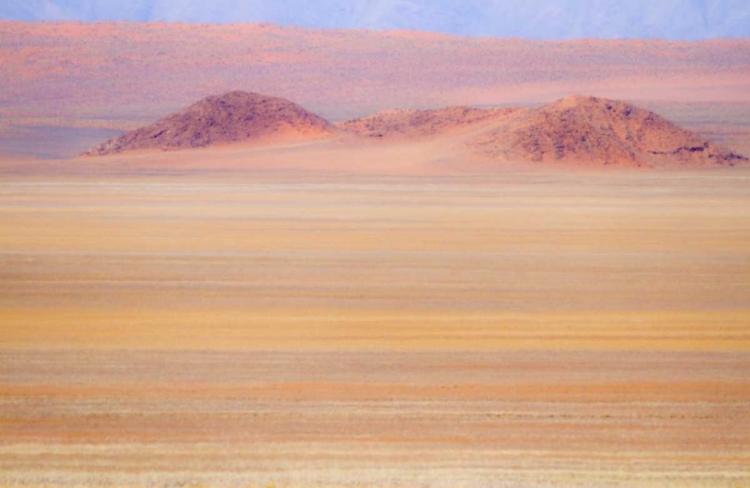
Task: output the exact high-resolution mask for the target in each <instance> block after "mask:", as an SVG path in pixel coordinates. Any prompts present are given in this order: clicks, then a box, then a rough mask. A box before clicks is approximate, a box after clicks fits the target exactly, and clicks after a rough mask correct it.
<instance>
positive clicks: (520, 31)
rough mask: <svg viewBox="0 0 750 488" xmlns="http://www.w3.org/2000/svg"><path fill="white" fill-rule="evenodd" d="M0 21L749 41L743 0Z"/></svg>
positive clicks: (252, 8)
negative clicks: (258, 25) (242, 24)
mask: <svg viewBox="0 0 750 488" xmlns="http://www.w3.org/2000/svg"><path fill="white" fill-rule="evenodd" d="M0 18H3V19H11V20H82V21H99V20H129V21H139V22H144V21H181V22H200V23H206V22H216V23H228V22H275V23H280V24H290V25H300V26H309V27H324V28H368V29H408V30H422V31H432V32H443V33H449V34H459V35H474V36H499V37H513V36H516V37H528V38H534V39H570V38H581V37H601V38H642V37H660V38H667V39H704V38H711V37H748V36H750V3H748V2H746V1H744V0H742V1H738V0H664V1H659V2H653V1H649V0H631V1H629V2H620V1H617V0H565V1H563V2H549V1H547V0H506V1H500V0H464V1H462V2H460V3H458V4H457V3H456V2H452V1H449V0H439V1H431V0H383V1H378V2H371V1H365V0H348V1H345V0H320V1H319V2H316V3H315V6H314V8H310V7H309V6H308V4H305V3H303V2H301V1H300V0H278V1H276V2H269V1H268V0H250V1H247V2H235V1H232V0H216V1H214V2H198V1H197V0H188V1H182V0H130V1H125V0H5V1H4V2H2V5H0Z"/></svg>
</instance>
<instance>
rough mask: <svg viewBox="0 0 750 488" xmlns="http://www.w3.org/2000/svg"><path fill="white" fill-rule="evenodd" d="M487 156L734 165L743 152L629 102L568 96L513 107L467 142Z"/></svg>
mask: <svg viewBox="0 0 750 488" xmlns="http://www.w3.org/2000/svg"><path fill="white" fill-rule="evenodd" d="M469 146H470V147H471V148H472V150H474V151H475V152H477V153H479V154H480V155H482V156H483V157H484V158H485V159H489V160H508V161H513V160H522V161H532V162H540V163H559V164H572V165H585V166H602V165H604V166H606V165H615V166H629V167H659V168H668V167H703V166H714V165H715V166H734V165H736V164H738V163H744V162H747V158H745V157H744V156H741V155H739V154H736V153H733V152H731V151H729V150H727V149H725V148H722V147H719V146H716V145H714V144H712V143H711V142H709V141H708V140H706V139H705V138H703V137H701V136H700V135H698V134H695V133H693V132H690V131H687V130H685V129H683V128H681V127H678V126H677V125H675V124H673V123H672V122H670V121H668V120H666V119H664V118H663V117H661V116H659V115H657V114H655V113H653V112H650V111H648V110H644V109H641V108H638V107H635V106H633V105H630V104H627V103H624V102H620V101H616V100H607V99H601V98H595V97H584V96H571V97H567V98H564V99H562V100H558V101H557V102H554V103H551V104H549V105H545V106H542V107H539V108H537V109H534V110H527V111H521V112H517V113H516V114H514V115H513V116H511V117H509V118H508V119H507V120H504V121H503V122H502V123H501V124H499V125H498V126H496V127H494V128H493V129H492V130H490V131H488V132H486V133H484V134H481V135H480V136H478V137H476V138H475V139H473V140H471V141H470V142H469Z"/></svg>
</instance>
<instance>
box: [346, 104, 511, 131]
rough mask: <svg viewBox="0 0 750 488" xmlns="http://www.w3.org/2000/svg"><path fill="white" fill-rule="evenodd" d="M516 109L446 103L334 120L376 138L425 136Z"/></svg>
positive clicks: (458, 128)
mask: <svg viewBox="0 0 750 488" xmlns="http://www.w3.org/2000/svg"><path fill="white" fill-rule="evenodd" d="M517 110H519V109H513V108H511V109H480V108H472V107H448V108H443V109H437V110H386V111H382V112H378V113H376V114H374V115H370V116H367V117H363V118H359V119H355V120H350V121H348V122H343V123H341V124H338V126H339V128H341V129H342V130H344V131H346V132H351V133H354V134H357V135H359V136H364V137H372V138H379V139H392V138H414V137H428V136H434V135H438V134H444V133H447V132H452V131H456V130H460V129H463V128H468V127H472V126H475V125H476V124H478V123H481V122H487V121H490V120H497V119H500V118H502V117H505V116H507V115H510V114H512V113H514V112H516V111H517Z"/></svg>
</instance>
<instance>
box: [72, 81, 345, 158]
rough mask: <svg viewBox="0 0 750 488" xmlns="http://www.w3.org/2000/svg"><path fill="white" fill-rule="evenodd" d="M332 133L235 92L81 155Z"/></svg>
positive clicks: (288, 108)
mask: <svg viewBox="0 0 750 488" xmlns="http://www.w3.org/2000/svg"><path fill="white" fill-rule="evenodd" d="M334 132H335V129H334V127H333V126H332V125H331V124H330V123H329V122H328V121H326V120H325V119H323V118H321V117H319V116H317V115H315V114H313V113H310V112H308V111H307V110H305V109H304V108H302V107H300V106H299V105H297V104H295V103H292V102H290V101H289V100H285V99H283V98H276V97H268V96H265V95H260V94H257V93H247V92H242V91H233V92H229V93H226V94H224V95H221V96H211V97H208V98H205V99H203V100H201V101H199V102H197V103H195V104H193V105H191V106H189V107H187V108H186V109H184V110H182V111H180V112H177V113H175V114H172V115H169V116H167V117H165V118H163V119H161V120H159V121H158V122H156V123H154V124H153V125H150V126H147V127H142V128H139V129H136V130H133V131H131V132H127V133H125V134H123V135H122V136H120V137H117V138H114V139H111V140H109V141H107V142H105V143H103V144H101V145H99V146H97V147H95V148H93V149H91V150H90V151H88V152H87V153H85V154H86V155H105V154H112V153H120V152H125V151H137V150H154V149H159V150H180V149H189V148H200V147H207V146H213V145H219V144H232V143H240V142H251V141H264V140H273V141H286V140H299V139H306V138H319V137H326V136H330V135H332V134H333V133H334Z"/></svg>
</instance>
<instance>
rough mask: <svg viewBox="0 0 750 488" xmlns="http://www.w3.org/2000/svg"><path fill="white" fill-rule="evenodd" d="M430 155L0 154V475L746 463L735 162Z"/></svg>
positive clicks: (749, 175)
mask: <svg viewBox="0 0 750 488" xmlns="http://www.w3.org/2000/svg"><path fill="white" fill-rule="evenodd" d="M399 148H400V149H399ZM336 151H339V153H338V154H339V156H338V158H339V159H337V158H336V157H333V158H332V157H330V156H331V154H333V153H335V152H336ZM382 151H386V152H385V153H384V152H382ZM389 151H390V152H389ZM426 153H429V152H426V151H425V150H424V148H421V149H420V148H419V147H416V148H415V147H411V146H389V148H388V149H375V150H373V149H370V150H367V151H364V150H363V151H362V152H357V151H356V150H355V149H352V148H348V149H347V148H346V147H339V148H336V147H334V148H331V147H328V146H323V147H318V146H310V147H290V148H286V149H283V148H282V149H275V150H270V149H269V150H264V149H253V150H249V149H248V150H243V149H241V148H234V149H224V150H214V151H210V152H200V151H199V152H197V153H194V155H193V156H191V157H188V158H185V156H184V155H179V154H175V153H168V154H156V155H154V154H151V155H148V154H145V155H140V156H138V155H136V156H132V157H131V160H130V164H125V159H117V158H115V159H107V160H106V161H107V162H99V163H96V162H92V161H88V160H86V161H73V162H71V161H67V162H61V163H58V164H52V163H45V164H46V165H40V163H34V164H26V165H20V166H19V164H17V163H13V164H11V163H5V164H4V165H3V166H2V167H1V168H0V169H2V171H3V175H4V176H3V180H2V182H0V228H2V229H3V230H4V231H3V232H2V234H0V263H1V265H0V324H1V325H0V350H1V351H2V353H1V354H0V392H1V393H0V426H1V427H2V432H3V435H2V436H0V473H2V474H0V483H3V484H7V485H22V486H23V485H28V486H30V485H34V486H39V485H49V484H54V485H70V486H72V485H76V486H78V485H84V484H85V485H92V484H93V485H101V484H105V485H116V486H134V485H139V486H152V485H167V484H173V483H178V484H180V483H202V484H210V485H220V486H225V485H231V486H248V485H249V486H254V485H255V486H262V485H265V484H267V483H271V482H273V483H276V485H277V486H290V487H293V486H352V485H357V486H388V487H390V486H404V487H406V486H446V487H448V486H450V487H454V486H603V485H606V486H746V485H747V484H748V483H750V472H749V471H748V468H747V467H748V466H749V465H750V450H749V449H750V428H749V427H748V426H750V414H749V412H750V376H748V371H750V325H749V324H750V308H748V304H749V303H750V248H749V247H748V245H747V243H748V242H750V190H748V182H749V181H750V172H748V170H747V169H733V170H715V171H714V170H712V171H697V172H668V173H664V172H614V173H572V174H565V173H549V172H540V171H525V172H521V171H518V170H516V169H506V170H505V171H500V172H498V171H495V172H494V173H491V174H489V173H488V174H479V175H472V174H468V173H458V174H451V175H441V171H447V170H445V168H442V169H440V170H435V171H433V172H432V173H431V174H432V175H431V176H430V173H429V172H427V173H424V174H421V175H420V176H414V175H410V174H408V173H409V172H408V171H407V172H406V173H407V174H396V172H392V174H390V175H388V174H385V175H383V174H377V172H376V171H375V169H374V168H375V164H376V160H377V159H379V160H381V161H389V162H390V164H391V165H392V166H393V167H396V166H397V165H398V161H400V160H403V161H406V160H408V161H412V162H413V164H414V165H413V166H412V167H411V168H412V169H413V170H414V171H415V172H420V171H422V169H423V168H424V167H426V166H420V165H421V164H425V163H424V161H420V157H417V156H415V155H416V154H421V155H422V158H428V159H429V154H428V156H425V154H426ZM364 154H369V155H370V157H371V158H372V162H371V164H372V166H371V167H369V168H370V170H369V171H367V170H365V171H362V172H361V174H359V175H349V176H346V175H344V174H342V171H341V167H342V166H343V165H344V162H345V160H346V155H348V157H349V159H350V160H351V161H359V162H360V163H361V164H363V165H364V167H365V168H368V166H367V165H368V164H370V163H369V162H368V161H367V160H365V159H363V157H364ZM139 158H140V159H139ZM191 158H193V159H191ZM285 158H287V159H286V161H287V162H288V164H289V167H290V168H292V161H298V162H299V161H305V164H308V165H311V167H315V169H316V173H305V171H304V167H303V168H299V167H296V168H292V169H293V170H292V169H289V171H284V170H283V168H284V166H283V164H282V165H281V170H271V169H269V168H268V167H264V166H263V165H261V164H260V161H270V163H268V164H269V165H271V164H272V163H279V164H280V163H283V161H285ZM399 158H401V159H399ZM201 160H202V161H203V162H204V169H205V163H206V161H211V162H212V163H213V164H214V165H218V166H214V170H213V171H212V172H201V171H199V170H198V169H197V168H198V167H199V161H201ZM316 161H317V162H316ZM323 161H325V163H324V162H323ZM243 164H244V165H245V166H242V165H243ZM300 164H302V163H298V165H300ZM431 164H432V163H431ZM97 165H99V166H97ZM336 165H339V166H336ZM302 166H304V164H302ZM21 167H23V168H25V173H24V172H23V171H20V170H19V168H21ZM389 167H390V166H388V164H384V165H382V166H380V168H381V172H383V173H388V168H389ZM429 167H431V168H433V169H434V165H432V166H429ZM438 167H439V166H438ZM248 168H249V169H248ZM321 168H327V172H321V171H320V170H321ZM383 168H385V169H383ZM420 168H422V169H420ZM439 168H440V167H439ZM144 175H148V176H144Z"/></svg>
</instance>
